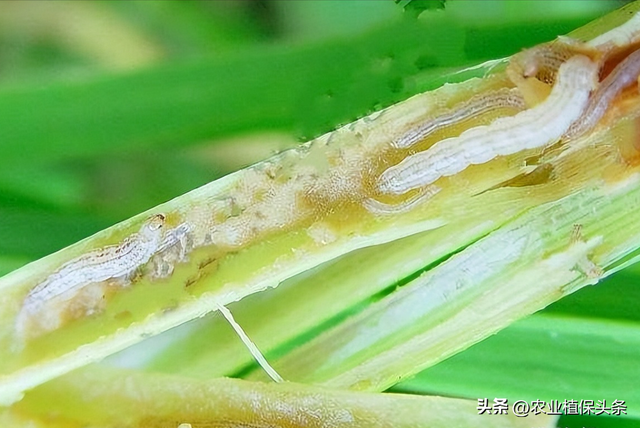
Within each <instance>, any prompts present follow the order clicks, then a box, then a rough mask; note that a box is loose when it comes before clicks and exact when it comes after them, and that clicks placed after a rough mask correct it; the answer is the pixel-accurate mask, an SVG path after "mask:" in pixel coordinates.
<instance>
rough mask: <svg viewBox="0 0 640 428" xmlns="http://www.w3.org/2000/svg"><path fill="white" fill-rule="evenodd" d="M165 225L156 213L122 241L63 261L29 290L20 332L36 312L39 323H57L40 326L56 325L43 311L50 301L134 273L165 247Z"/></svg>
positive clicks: (50, 327) (20, 321)
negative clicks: (63, 262)
mask: <svg viewBox="0 0 640 428" xmlns="http://www.w3.org/2000/svg"><path fill="white" fill-rule="evenodd" d="M164 225H165V216H164V215H163V214H156V215H154V216H152V217H151V218H150V219H148V220H147V221H146V222H145V223H144V224H143V226H142V227H141V228H140V231H139V232H137V233H133V234H131V235H130V236H128V237H127V238H125V239H124V240H123V241H122V242H121V243H119V244H117V245H109V246H106V247H103V248H100V249H97V250H94V251H91V252H89V253H87V254H83V255H82V256H80V257H77V258H75V259H73V260H71V261H69V262H67V263H65V264H64V265H62V267H61V268H60V269H58V270H57V271H55V272H54V273H52V274H51V275H49V276H48V277H47V278H46V279H45V280H44V281H42V282H41V283H39V284H38V285H36V286H35V287H34V288H33V289H31V291H29V293H28V294H27V297H26V298H25V300H24V302H23V305H22V308H21V310H20V313H19V314H18V318H17V330H18V332H19V334H20V335H22V336H24V333H25V328H26V324H27V323H28V322H29V321H33V320H32V318H35V316H36V315H39V318H40V320H39V321H40V322H39V324H43V322H44V323H45V324H47V323H48V324H54V325H41V326H40V327H42V328H45V330H51V329H52V328H55V327H56V325H55V324H56V322H59V320H56V316H45V314H42V313H41V312H42V311H43V308H44V307H45V305H47V304H48V303H50V302H52V301H63V302H64V301H68V300H70V299H72V298H73V297H74V296H75V294H77V293H78V292H80V291H81V290H82V289H83V288H84V287H87V286H89V285H91V284H96V283H100V282H103V281H106V280H109V279H119V278H127V277H129V276H131V275H132V274H133V273H134V272H135V271H136V269H138V268H139V267H140V266H142V265H144V264H145V263H147V262H148V261H149V260H150V259H151V257H152V256H153V255H154V254H155V253H156V252H157V251H158V249H159V248H161V246H162V244H163V242H164V241H163V239H162V228H163V227H164ZM166 244H169V242H166ZM51 315H53V314H51Z"/></svg>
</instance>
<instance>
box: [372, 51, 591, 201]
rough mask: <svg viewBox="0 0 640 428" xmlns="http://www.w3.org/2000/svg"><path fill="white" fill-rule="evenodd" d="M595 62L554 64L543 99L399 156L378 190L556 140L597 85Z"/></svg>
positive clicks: (395, 190)
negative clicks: (551, 81) (555, 68)
mask: <svg viewBox="0 0 640 428" xmlns="http://www.w3.org/2000/svg"><path fill="white" fill-rule="evenodd" d="M597 78H598V66H597V65H596V64H595V63H594V62H592V61H591V60H590V59H589V58H587V57H585V56H583V55H576V56H573V57H571V58H570V59H569V60H567V61H566V62H565V63H564V64H562V65H561V66H560V69H559V71H558V79H557V82H556V84H555V85H554V87H553V89H552V90H551V93H550V94H549V96H548V97H547V98H546V100H545V101H544V102H542V103H541V104H538V105H537V106H536V107H533V108H531V109H528V110H525V111H523V112H520V113H518V114H516V115H515V116H511V117H503V118H499V119H496V120H495V121H493V122H492V123H491V124H490V125H484V126H478V127H475V128H471V129H469V130H467V131H465V132H463V133H462V134H461V135H460V136H459V137H454V138H447V139H445V140H442V141H439V142H437V143H436V144H434V145H433V146H432V147H431V148H430V149H429V150H426V151H424V152H420V153H417V154H415V155H412V156H409V157H407V158H405V159H404V160H403V161H402V162H400V163H399V164H398V165H395V166H392V167H391V168H389V169H387V170H386V171H384V172H383V173H382V174H381V176H380V177H379V179H378V189H379V190H380V191H381V192H382V193H391V194H397V195H401V194H403V193H406V192H408V191H409V190H412V189H416V188H418V187H421V186H425V185H427V184H431V183H433V182H435V181H436V180H438V179H439V178H440V177H443V176H450V175H454V174H457V173H458V172H460V171H462V170H464V169H465V168H467V167H468V166H469V165H473V164H482V163H485V162H488V161H490V160H491V159H493V158H495V157H496V156H504V155H509V154H512V153H516V152H518V151H521V150H525V149H532V148H536V147H542V146H545V145H547V144H549V143H550V142H554V141H556V140H557V139H558V138H560V137H561V136H562V135H563V134H564V133H565V132H566V130H567V129H568V128H569V126H571V124H572V123H573V122H574V121H575V120H576V119H577V118H578V117H579V116H580V115H581V114H582V112H583V110H584V109H585V107H586V105H587V102H588V100H589V94H590V93H591V91H592V89H594V88H595V86H596V85H597Z"/></svg>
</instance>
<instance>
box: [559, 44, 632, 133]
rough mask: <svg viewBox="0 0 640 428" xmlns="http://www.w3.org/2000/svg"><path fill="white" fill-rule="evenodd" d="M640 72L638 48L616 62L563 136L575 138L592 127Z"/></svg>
mask: <svg viewBox="0 0 640 428" xmlns="http://www.w3.org/2000/svg"><path fill="white" fill-rule="evenodd" d="M638 74H640V49H639V50H636V51H634V52H633V53H632V54H631V55H629V56H628V57H626V58H625V59H624V61H622V62H621V63H620V64H618V65H617V66H616V67H615V68H614V69H613V71H611V73H609V75H608V76H607V77H606V78H605V79H604V80H603V81H602V83H601V84H600V86H598V89H597V90H596V91H595V92H594V93H593V95H592V96H591V100H590V101H589V105H588V106H587V108H586V110H585V111H584V113H582V116H580V118H579V119H578V120H577V121H575V122H574V123H573V125H571V127H569V129H568V130H567V132H566V134H565V135H564V138H576V137H579V136H580V135H582V134H584V133H585V132H587V131H588V130H589V129H591V128H593V127H594V126H595V124H596V123H597V122H598V121H599V120H600V119H601V118H602V116H604V113H605V112H606V111H607V108H608V107H609V104H610V103H611V101H613V99H614V98H615V97H617V96H618V94H620V92H622V90H623V89H624V88H626V87H628V86H630V85H631V84H633V83H635V82H636V81H637V79H638Z"/></svg>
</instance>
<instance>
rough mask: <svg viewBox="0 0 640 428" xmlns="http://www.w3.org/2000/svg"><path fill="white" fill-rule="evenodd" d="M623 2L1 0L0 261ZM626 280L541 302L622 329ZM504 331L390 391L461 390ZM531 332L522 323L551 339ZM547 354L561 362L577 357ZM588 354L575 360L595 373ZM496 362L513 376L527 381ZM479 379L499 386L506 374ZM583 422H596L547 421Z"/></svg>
mask: <svg viewBox="0 0 640 428" xmlns="http://www.w3.org/2000/svg"><path fill="white" fill-rule="evenodd" d="M624 3H626V2H624V1H595V0H589V1H456V0H449V1H446V3H444V2H441V1H437V0H436V1H431V0H426V1H425V0H413V1H408V0H402V1H400V2H398V3H396V2H394V1H392V0H373V1H371V0H369V1H365V0H362V1H339V0H335V1H332V0H320V1H311V0H304V1H302V0H301V1H291V0H289V1H287V0H279V1H266V0H230V1H195V0H189V1H185V0H180V1H150V0H143V1H92V2H88V1H2V2H0V132H1V133H0V138H1V140H0V274H4V273H6V272H9V271H11V270H13V269H15V268H17V267H19V266H21V265H23V264H25V263H27V262H29V261H31V260H35V259H37V258H40V257H42V256H45V255H47V254H49V253H51V252H54V251H56V250H58V249H60V248H63V247H65V246H67V245H69V244H71V243H73V242H75V241H78V240H80V239H82V238H84V237H86V236H89V235H91V234H92V233H94V232H97V231H99V230H101V229H103V228H105V227H108V226H110V225H112V224H114V223H116V222H118V221H121V220H124V219H126V218H128V217H130V216H132V215H134V214H137V213H139V212H141V211H144V210H146V209H148V208H151V207H153V206H155V205H157V204H159V203H162V202H164V201H167V200H169V199H171V198H173V197H175V196H178V195H180V194H183V193H185V192H187V191H189V190H192V189H194V188H196V187H198V186H200V185H203V184H205V183H207V182H209V181H212V180H214V179H216V178H218V177H220V176H222V175H224V174H227V173H229V172H231V171H234V170H237V169H239V168H241V167H244V166H246V165H249V164H251V163H253V162H256V161H258V160H261V159H264V158H266V157H268V156H269V155H271V154H273V153H276V152H277V151H280V150H283V149H285V148H287V147H291V146H294V145H296V144H298V143H300V142H302V141H307V140H309V139H312V138H314V137H317V136H319V135H321V134H323V133H325V132H328V131H330V130H332V129H334V128H336V127H338V126H341V125H344V124H347V123H349V122H351V121H353V120H354V119H357V118H359V117H362V116H364V115H367V114H369V113H372V112H374V111H376V110H378V109H380V108H383V107H385V106H388V105H390V104H393V103H395V102H398V101H401V100H403V99H406V98H408V97H409V96H411V95H413V94H416V93H419V92H422V91H425V90H428V89H431V88H434V87H437V86H440V85H441V84H443V83H444V82H449V81H458V80H464V79H466V78H468V77H470V76H473V75H475V74H474V73H476V72H475V71H473V70H470V71H465V72H463V73H455V72H456V71H458V70H462V69H465V68H467V67H469V66H472V65H475V64H478V63H481V62H483V61H487V60H492V59H497V58H502V57H505V56H508V55H511V54H513V53H515V52H517V51H519V50H520V49H522V48H524V47H528V46H532V45H534V44H537V43H541V42H544V41H548V40H551V39H553V38H555V36H557V35H558V34H565V33H568V32H569V31H571V30H573V29H575V28H577V27H579V26H581V25H583V24H586V23H587V22H589V21H591V20H593V19H595V18H597V17H600V16H603V15H605V14H606V13H608V12H609V11H611V10H614V9H616V8H619V7H621V6H622V5H623V4H624ZM442 5H444V8H441V6H442ZM423 8H424V9H426V10H424V11H423V12H422V13H420V11H421V9H423ZM637 278H638V276H637V274H636V273H635V272H633V271H629V272H626V273H625V274H624V275H619V276H618V277H616V278H614V279H612V280H609V281H607V282H606V283H605V285H599V286H597V287H594V288H591V289H587V290H584V291H581V292H580V293H577V294H576V295H574V296H571V297H569V298H568V299H565V300H563V301H561V302H559V303H558V304H556V305H554V306H552V307H551V308H549V309H548V310H547V311H545V314H548V315H549V316H553V315H558V314H560V315H564V316H566V317H574V318H576V319H578V318H579V319H587V320H589V319H593V320H597V321H603V320H604V321H606V322H617V321H622V322H625V323H631V324H632V325H634V326H636V328H637V327H638V325H640V324H638V323H639V322H640V315H639V312H640V311H638V310H637V304H635V302H637V301H638V298H640V293H639V292H638V290H637V287H635V282H636V280H637ZM583 325H588V324H583ZM515 328H516V329H515V330H513V329H508V330H507V331H506V332H507V333H505V334H503V333H501V334H500V335H497V336H496V337H495V338H491V339H489V340H488V341H486V342H483V343H481V344H479V345H477V346H475V347H473V348H472V349H471V350H470V351H468V352H465V353H463V354H460V355H459V356H457V357H454V358H452V359H450V360H449V361H447V362H445V364H440V365H438V366H436V367H434V368H433V369H432V370H428V371H426V372H425V374H424V375H423V376H422V377H421V378H418V379H417V380H416V381H414V382H413V383H409V384H406V385H404V386H402V387H400V389H402V390H412V391H418V392H431V393H450V394H454V393H456V374H460V373H462V374H463V375H462V378H463V380H462V381H460V382H462V385H463V387H464V388H467V390H468V385H469V382H472V381H473V379H474V376H480V378H479V380H478V382H484V381H486V379H487V373H491V370H496V371H498V372H499V371H500V370H503V369H504V367H505V365H507V364H508V362H509V361H512V362H516V363H517V364H525V363H526V362H527V361H528V360H527V358H528V356H527V355H520V356H518V355H515V356H514V354H513V353H515V354H517V352H518V349H517V347H515V348H514V346H513V340H515V339H514V338H510V336H508V335H509V334H512V335H515V336H514V337H516V338H517V337H521V336H522V335H525V336H526V334H527V333H526V328H527V326H526V325H524V327H517V326H516V327H515ZM517 328H521V329H524V331H525V332H524V333H523V332H520V333H518V331H519V330H517ZM585 328H586V327H585ZM571 331H572V333H573V334H576V331H577V330H571ZM636 331H640V329H639V330H636ZM596 333H597V332H595V330H594V329H590V328H587V330H585V334H587V335H589V334H591V335H593V334H596ZM596 336H597V335H596ZM589 337H591V336H589ZM598 338H599V339H598ZM547 339H548V338H547V337H546V336H545V337H538V338H537V339H536V338H535V337H532V338H530V340H539V341H541V342H540V344H539V346H540V347H543V348H544V347H547V348H546V349H551V350H553V343H551V344H549V343H547V342H548V340H547ZM583 339H584V338H583ZM525 340H529V339H527V338H526V337H525ZM545 340H547V342H545ZM589 340H605V336H602V335H601V336H597V337H596V339H593V338H591V339H589ZM612 340H613V339H612ZM492 341H493V342H492ZM500 341H502V342H500ZM614 342H615V340H614ZM485 343H489V345H485ZM554 343H555V342H554ZM556 345H558V344H557V343H556ZM614 345H615V343H614ZM483 346H485V347H486V346H489V348H487V349H494V350H495V349H503V350H504V353H503V354H501V355H504V358H505V361H502V360H500V359H496V358H495V353H493V354H491V355H492V357H490V358H489V357H486V356H485V357H484V358H485V359H484V360H483V354H482V353H483V349H485V348H482V347H483ZM492 346H493V348H491V347H492ZM612 346H613V345H612ZM501 347H502V348H501ZM607 349H608V352H614V353H615V352H617V351H616V350H615V348H611V347H609V348H607ZM612 349H613V350H612ZM573 350H574V351H575V352H576V353H578V354H580V355H582V354H583V353H584V352H585V351H583V350H581V349H579V348H574V349H573ZM474 352H475V353H476V354H474ZM558 352H559V356H558V358H559V360H558V361H557V364H559V365H560V366H561V367H563V366H562V364H566V365H567V367H571V364H572V361H575V360H574V358H577V357H576V355H577V354H576V355H572V354H571V353H569V354H567V353H566V349H565V350H564V351H562V352H561V351H560V350H559V351H558ZM563 352H565V353H563ZM602 352H605V351H602ZM620 352H623V351H620ZM605 354H606V352H605ZM605 357H606V356H605ZM605 357H603V358H602V359H601V360H598V361H600V362H599V363H598V361H596V362H593V363H589V362H583V363H582V364H595V365H593V366H592V367H590V370H592V371H594V370H595V371H597V369H598V364H604V363H603V362H605V363H606V361H608V360H607V359H606V358H605ZM626 357H628V358H631V360H630V361H634V360H633V358H636V357H637V353H636V354H632V355H627V356H626ZM478 361H481V362H482V361H484V363H483V364H484V365H482V366H479V365H478V364H479V363H478ZM523 361H524V362H523ZM535 361H538V364H539V361H540V360H535V358H534V362H533V363H530V364H536V363H535ZM474 370H475V371H474ZM512 373H514V375H513V376H514V378H513V379H512V381H513V383H514V384H517V383H518V382H520V383H522V382H527V381H528V379H524V378H522V377H520V378H518V377H517V376H516V375H517V370H515V369H514V371H513V372H512ZM527 373H531V371H530V370H529V371H528V372H527ZM589 373H591V372H590V371H589V370H587V374H589ZM636 373H637V369H636ZM592 375H593V376H596V374H592ZM483 376H484V377H483ZM541 376H544V375H541ZM590 376H591V375H590ZM639 376H640V374H639ZM443 379H446V385H444V386H442V385H440V386H438V385H439V382H440V384H442V383H443ZM483 379H484V380H483ZM638 379H639V380H638V383H637V385H640V377H639V378H638ZM556 381H557V379H556ZM553 382H554V380H553V379H543V380H542V381H540V382H539V383H541V384H542V383H546V385H547V386H548V387H549V388H552V389H553V388H555V387H554V383H553ZM430 385H436V386H433V387H431V386H430ZM609 386H610V387H611V385H609ZM493 387H494V389H495V391H496V392H495V393H496V394H497V395H499V393H500V391H504V390H505V388H508V387H509V386H508V385H507V386H505V385H503V384H500V383H499V382H498V383H497V384H496V385H493ZM612 387H613V390H614V391H615V385H613V386H612ZM461 388H462V386H461ZM621 388H622V387H621ZM605 390H606V389H605ZM482 391H484V392H485V393H486V391H487V389H486V388H485V389H484V390H482ZM482 391H480V392H479V393H482ZM542 393H543V392H542ZM489 398H493V397H489ZM523 398H530V399H533V398H535V397H523ZM566 398H568V399H571V398H575V399H581V398H593V399H602V398H606V399H609V400H613V399H615V398H617V399H625V397H623V396H621V397H610V396H606V397H569V396H567V397H566ZM588 423H593V424H594V425H597V426H598V427H602V426H605V425H603V423H602V420H601V418H598V419H595V422H593V421H590V420H589V419H586V420H583V419H580V420H578V419H577V418H572V419H570V420H569V419H568V420H563V421H562V426H583V425H586V424H588ZM625 424H627V425H625ZM628 424H636V425H628ZM638 424H640V423H639V422H638V421H637V420H630V419H626V420H625V419H622V418H618V419H615V418H610V420H607V423H606V426H619V427H622V426H639V425H638Z"/></svg>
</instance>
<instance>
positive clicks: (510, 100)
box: [391, 88, 526, 149]
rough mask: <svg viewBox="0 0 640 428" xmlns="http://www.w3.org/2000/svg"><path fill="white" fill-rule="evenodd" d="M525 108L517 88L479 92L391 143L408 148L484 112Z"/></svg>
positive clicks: (401, 147) (398, 147)
mask: <svg viewBox="0 0 640 428" xmlns="http://www.w3.org/2000/svg"><path fill="white" fill-rule="evenodd" d="M509 107H510V108H513V109H517V110H524V109H525V107H526V105H525V102H524V100H523V99H522V96H520V94H519V93H518V91H517V90H515V89H508V88H502V89H499V90H497V91H492V92H489V93H486V94H479V95H476V96H474V97H472V98H471V99H470V100H468V101H466V102H464V103H462V104H459V105H457V106H455V107H454V108H453V109H451V110H450V111H448V112H446V113H443V114H441V115H439V116H436V117H434V118H433V119H431V120H429V121H428V122H426V123H424V124H422V125H421V126H419V127H417V128H415V129H412V130H410V131H408V132H407V133H405V134H404V135H402V136H401V137H400V138H398V139H396V140H394V141H393V142H392V143H391V145H392V146H393V147H395V148H397V149H406V148H409V147H412V146H414V145H415V144H417V143H419V142H420V141H422V140H424V139H425V138H427V137H428V136H429V135H431V134H433V133H434V132H435V131H437V130H439V129H442V128H443V127H445V126H450V125H453V124H457V123H460V122H463V121H465V120H469V119H472V118H474V117H477V116H480V115H482V114H486V113H489V112H491V111H495V110H498V109H501V108H509Z"/></svg>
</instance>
